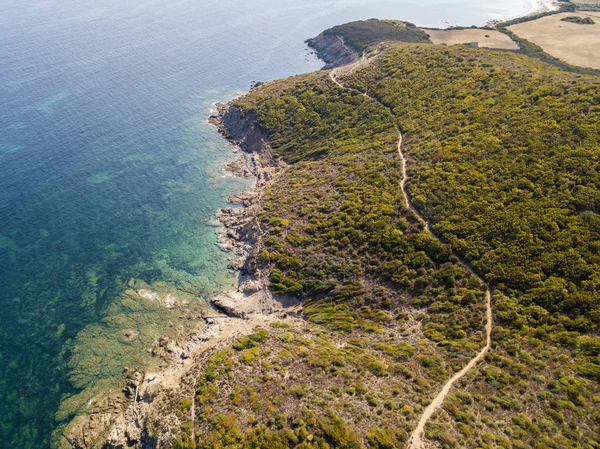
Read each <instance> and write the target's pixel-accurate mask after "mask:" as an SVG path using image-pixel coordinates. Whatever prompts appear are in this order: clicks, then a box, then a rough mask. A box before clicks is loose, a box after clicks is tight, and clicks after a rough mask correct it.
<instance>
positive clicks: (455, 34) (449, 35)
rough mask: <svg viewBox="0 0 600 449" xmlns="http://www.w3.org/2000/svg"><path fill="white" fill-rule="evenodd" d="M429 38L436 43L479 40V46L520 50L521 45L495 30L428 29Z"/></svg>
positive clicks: (461, 42) (453, 43)
mask: <svg viewBox="0 0 600 449" xmlns="http://www.w3.org/2000/svg"><path fill="white" fill-rule="evenodd" d="M423 31H425V32H426V33H427V34H429V39H431V42H433V43H434V44H446V45H457V44H470V43H472V42H477V44H478V46H479V47H486V48H493V49H497V50H518V49H519V47H518V46H517V44H516V43H515V42H513V40H512V39H511V38H510V37H508V36H507V35H505V34H502V33H500V32H499V31H495V30H476V29H468V30H428V29H423Z"/></svg>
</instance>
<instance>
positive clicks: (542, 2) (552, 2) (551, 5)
mask: <svg viewBox="0 0 600 449" xmlns="http://www.w3.org/2000/svg"><path fill="white" fill-rule="evenodd" d="M558 7H559V4H558V2H557V1H556V0H532V1H531V8H530V9H529V10H528V11H527V12H526V13H525V14H523V16H530V15H532V14H539V13H542V12H547V11H555V10H557V9H558Z"/></svg>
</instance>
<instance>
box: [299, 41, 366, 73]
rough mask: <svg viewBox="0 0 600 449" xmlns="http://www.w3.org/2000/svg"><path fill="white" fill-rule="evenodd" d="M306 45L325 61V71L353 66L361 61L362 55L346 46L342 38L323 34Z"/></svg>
mask: <svg viewBox="0 0 600 449" xmlns="http://www.w3.org/2000/svg"><path fill="white" fill-rule="evenodd" d="M306 43H307V44H308V46H309V47H310V48H312V49H314V50H315V52H316V54H317V56H318V57H319V59H322V60H323V61H325V63H326V64H325V66H324V67H323V70H329V69H334V68H336V67H341V66H343V65H347V64H353V63H355V62H356V61H358V60H359V59H360V54H358V53H357V52H356V51H355V50H353V49H352V48H350V47H349V46H348V45H346V44H345V43H344V39H343V38H342V37H341V36H336V35H332V34H325V32H323V33H321V34H319V35H318V36H317V37H315V38H312V39H308V40H306Z"/></svg>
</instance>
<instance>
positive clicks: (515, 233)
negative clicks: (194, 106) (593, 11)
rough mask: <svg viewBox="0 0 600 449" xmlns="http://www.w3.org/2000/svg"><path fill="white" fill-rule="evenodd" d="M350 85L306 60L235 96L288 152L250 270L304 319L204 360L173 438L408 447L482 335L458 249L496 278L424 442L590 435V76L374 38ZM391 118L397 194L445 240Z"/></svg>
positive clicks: (593, 97)
mask: <svg viewBox="0 0 600 449" xmlns="http://www.w3.org/2000/svg"><path fill="white" fill-rule="evenodd" d="M344 84H345V85H346V86H349V87H353V88H354V90H348V89H342V88H340V87H338V86H336V85H335V84H334V83H333V82H332V81H331V80H330V79H329V78H328V76H327V73H322V72H321V73H316V74H309V75H303V76H299V77H293V78H290V79H287V80H281V81H276V82H273V83H267V84H265V85H262V86H261V87H259V88H257V89H255V90H253V92H252V93H251V94H249V95H248V96H246V97H244V98H242V99H240V100H237V101H236V104H235V107H238V108H240V109H241V110H242V113H243V114H247V115H248V116H253V117H256V120H257V125H258V126H259V127H260V128H261V129H263V130H264V131H265V132H266V133H268V135H269V136H270V137H271V142H270V144H271V146H272V148H273V150H274V151H275V154H276V156H277V157H278V158H280V159H281V160H282V161H284V162H285V163H286V166H285V168H284V169H283V170H282V171H281V173H280V174H279V175H278V177H277V178H276V180H275V181H274V182H273V183H272V184H271V185H270V187H269V189H268V190H267V191H266V192H265V198H264V203H263V205H262V211H261V212H260V215H259V219H260V224H261V230H262V238H261V240H260V242H259V245H260V246H261V248H262V251H261V252H260V255H259V257H258V259H259V260H258V263H260V264H261V266H262V267H264V268H265V269H266V270H268V271H269V272H270V277H269V280H270V288H271V289H272V290H273V291H274V292H276V293H278V294H285V295H293V296H297V297H298V298H300V299H302V300H303V301H304V313H305V315H306V317H307V319H308V322H307V324H306V326H305V327H303V328H293V327H288V326H286V325H283V324H282V325H279V326H277V325H276V326H272V328H269V329H264V330H262V331H259V332H257V333H255V334H253V335H251V336H249V337H246V338H241V339H239V340H237V341H235V342H234V343H233V344H232V346H231V347H230V348H225V349H223V350H222V351H221V352H219V353H216V354H212V355H210V356H209V355H207V356H206V357H207V359H206V363H205V365H206V369H205V371H204V373H203V374H202V375H201V376H200V377H199V379H198V384H197V391H196V394H195V397H194V398H193V407H190V408H189V410H193V411H194V412H193V413H194V417H193V423H194V425H193V426H192V428H191V429H188V428H186V429H187V430H184V429H182V436H181V437H180V439H179V440H178V443H177V444H178V446H177V447H199V448H258V447H261V448H270V447H273V448H275V447H277V448H279V447H294V448H323V449H324V448H363V447H365V448H366V447H369V448H396V447H403V446H404V444H405V443H406V439H407V437H408V435H409V434H410V431H411V430H412V429H413V428H414V425H415V423H416V420H417V419H418V417H419V414H420V412H422V410H423V408H424V407H425V406H426V405H427V404H428V403H429V401H430V400H431V399H432V397H433V395H434V394H435V392H436V391H437V390H438V389H439V388H440V386H441V385H442V384H443V383H444V382H445V381H446V380H447V379H448V377H449V376H450V375H451V374H452V373H453V372H456V371H458V370H459V369H460V368H461V367H462V366H464V363H466V361H467V360H468V359H469V358H471V357H472V356H473V354H475V352H476V351H477V350H478V349H480V348H481V346H482V345H483V323H484V289H483V286H482V285H481V283H480V282H479V281H478V279H477V278H476V277H475V276H473V275H471V274H470V273H469V272H468V271H467V270H466V269H465V268H464V267H463V266H462V265H461V264H460V263H458V260H457V259H456V257H454V256H453V255H452V254H453V251H454V252H455V253H457V254H460V256H461V257H463V258H464V259H465V260H467V261H469V263H470V264H472V266H473V267H474V268H475V269H476V270H477V271H478V272H479V273H481V275H482V276H483V277H484V278H485V280H486V282H488V283H489V284H490V286H491V287H492V288H493V293H494V295H493V300H494V325H495V327H494V330H493V336H492V337H493V338H492V339H493V344H492V348H491V350H490V352H488V354H487V355H486V357H485V360H484V361H483V362H482V363H480V364H479V365H478V366H477V367H476V368H475V369H474V370H473V371H472V372H471V373H470V374H469V375H468V376H467V377H466V378H463V379H462V380H461V381H460V382H459V384H458V385H457V386H456V388H455V389H454V390H453V394H452V395H451V396H450V397H449V398H448V399H447V400H446V402H445V403H444V405H443V407H442V409H441V410H439V411H438V412H437V413H436V414H435V415H434V417H433V419H432V421H430V423H429V425H428V426H427V428H426V437H427V438H428V439H430V440H431V441H432V442H435V443H436V444H437V446H438V447H448V448H450V447H469V448H471V447H472V448H492V447H503V448H517V447H518V448H533V447H535V448H551V447H566V448H570V447H573V448H576V447H582V448H594V447H599V446H600V439H599V437H598V435H600V388H599V380H600V338H599V337H598V330H599V326H600V243H599V242H600V175H599V173H600V151H599V148H600V134H599V131H600V130H599V128H598V123H600V95H599V92H600V81H599V79H598V78H597V77H593V76H588V75H581V74H575V73H569V72H565V71H563V70H560V69H558V68H556V67H553V66H551V65H548V64H545V63H543V62H540V61H537V60H534V59H531V58H528V57H526V56H523V55H519V54H514V53H508V52H495V51H490V50H487V49H471V48H467V47H464V46H455V47H443V46H434V45H428V44H386V45H385V48H384V49H383V50H382V51H381V52H380V53H379V54H378V56H377V57H376V58H373V59H372V60H371V63H370V65H368V66H367V67H366V68H363V69H361V70H359V71H357V72H355V73H352V74H349V75H347V76H346V77H345V78H344ZM362 92H367V93H368V95H369V96H370V97H372V98H369V97H368V96H365V95H363V94H362ZM396 126H398V127H399V128H400V129H401V130H402V132H403V136H404V151H405V154H406V156H407V157H408V171H409V182H408V186H407V187H408V191H409V194H410V197H411V199H412V203H413V204H414V206H415V207H416V208H417V209H418V210H419V211H420V212H421V213H422V214H423V215H424V216H425V217H426V218H427V219H428V220H429V221H430V222H431V223H432V228H433V231H434V232H435V233H436V235H438V236H439V237H440V238H441V241H442V242H444V243H440V242H439V241H438V240H436V239H434V238H433V237H432V236H431V235H430V234H429V233H428V232H426V230H424V229H423V227H422V225H421V224H420V223H419V221H418V220H417V219H416V217H415V216H414V215H413V214H412V212H411V211H410V210H409V209H407V208H406V205H405V204H404V199H403V196H402V193H401V191H400V188H399V184H400V181H401V161H400V159H399V157H398V154H397V148H396V143H397V139H398V136H397V133H396ZM182 399H183V398H182ZM184 409H185V410H188V407H187V405H186V407H185V408H184ZM190 413H192V412H190Z"/></svg>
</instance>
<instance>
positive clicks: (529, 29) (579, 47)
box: [508, 12, 600, 69]
mask: <svg viewBox="0 0 600 449" xmlns="http://www.w3.org/2000/svg"><path fill="white" fill-rule="evenodd" d="M569 16H578V17H582V18H585V17H590V18H591V19H592V20H594V22H596V23H595V24H594V25H581V24H578V23H571V22H564V21H562V20H561V19H562V18H564V17H569ZM508 29H509V30H510V31H512V32H513V33H515V34H516V35H517V36H519V37H521V38H524V39H527V40H528V41H530V42H533V43H534V44H537V45H539V46H540V47H542V48H543V49H544V51H545V52H546V53H548V54H550V55H552V56H554V57H556V58H559V59H561V60H563V61H565V62H568V63H569V64H573V65H578V66H581V67H591V68H595V69H600V12H578V13H571V12H569V13H562V14H556V15H553V16H547V17H542V18H541V19H538V20H534V21H531V22H524V23H519V24H517V25H513V26H511V27H509V28H508Z"/></svg>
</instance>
